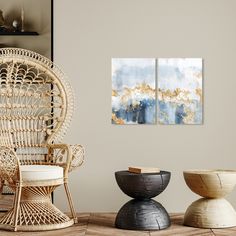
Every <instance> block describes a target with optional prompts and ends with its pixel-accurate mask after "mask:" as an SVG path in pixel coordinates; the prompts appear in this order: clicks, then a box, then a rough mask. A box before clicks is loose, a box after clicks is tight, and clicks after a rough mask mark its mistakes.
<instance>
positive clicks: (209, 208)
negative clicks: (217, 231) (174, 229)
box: [184, 198, 236, 228]
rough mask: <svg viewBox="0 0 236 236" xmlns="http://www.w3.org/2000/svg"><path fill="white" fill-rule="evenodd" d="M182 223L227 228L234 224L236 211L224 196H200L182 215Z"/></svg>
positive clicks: (201, 226) (192, 225) (235, 223)
mask: <svg viewBox="0 0 236 236" xmlns="http://www.w3.org/2000/svg"><path fill="white" fill-rule="evenodd" d="M184 225H186V226H191V227H197V228H228V227H234V226H236V212H235V210H234V208H233V207H232V206H231V204H230V203H229V202H228V201H227V200H225V199H224V198H218V199H207V198H200V199H199V200H197V201H195V202H193V203H192V204H191V205H190V206H189V207H188V209H187V211H186V213H185V215H184Z"/></svg>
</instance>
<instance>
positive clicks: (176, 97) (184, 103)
mask: <svg viewBox="0 0 236 236" xmlns="http://www.w3.org/2000/svg"><path fill="white" fill-rule="evenodd" d="M202 70H203V60H202V58H160V59H158V78H157V84H158V91H157V96H158V112H157V114H158V122H159V123H160V124H202V122H203V114H202V113H203V98H202V80H203V79H202Z"/></svg>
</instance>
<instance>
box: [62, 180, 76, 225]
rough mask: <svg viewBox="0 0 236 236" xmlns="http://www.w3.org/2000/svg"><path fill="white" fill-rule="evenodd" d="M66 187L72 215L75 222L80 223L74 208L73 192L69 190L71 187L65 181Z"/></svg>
mask: <svg viewBox="0 0 236 236" xmlns="http://www.w3.org/2000/svg"><path fill="white" fill-rule="evenodd" d="M64 187H65V191H66V196H67V199H68V202H69V206H70V211H71V214H72V217H73V219H74V222H75V223H78V219H77V216H76V212H75V208H74V205H73V201H72V197H71V193H70V190H69V187H68V183H64Z"/></svg>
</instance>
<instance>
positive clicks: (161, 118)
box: [112, 58, 203, 124]
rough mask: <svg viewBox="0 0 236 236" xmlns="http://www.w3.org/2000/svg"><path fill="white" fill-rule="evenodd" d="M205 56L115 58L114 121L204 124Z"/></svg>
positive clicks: (121, 122)
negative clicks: (203, 75) (203, 76)
mask: <svg viewBox="0 0 236 236" xmlns="http://www.w3.org/2000/svg"><path fill="white" fill-rule="evenodd" d="M202 70H203V62H202V59H201V58H159V59H153V58H113V59H112V123H113V124H155V123H156V121H158V123H159V124H202V120H203V114H202V110H203V99H202Z"/></svg>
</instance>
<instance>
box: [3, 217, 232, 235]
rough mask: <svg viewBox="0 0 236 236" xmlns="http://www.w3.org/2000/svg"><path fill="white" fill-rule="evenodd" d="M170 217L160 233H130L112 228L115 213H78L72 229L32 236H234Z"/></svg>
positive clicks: (4, 232)
mask: <svg viewBox="0 0 236 236" xmlns="http://www.w3.org/2000/svg"><path fill="white" fill-rule="evenodd" d="M0 215H1V214H0ZM170 215H171V221H172V224H171V227H169V228H168V229H165V230H161V231H132V230H121V229H116V228H115V227H114V222H115V218H116V214H115V213H80V214H77V216H78V223H77V224H75V225H74V226H72V227H69V228H66V229H60V230H54V231H44V232H33V235H34V236H64V235H66V236H75V235H76V236H93V235H97V236H123V235H124V236H127V235H130V236H172V235H174V236H215V235H217V236H235V235H236V227H234V228H228V229H199V228H192V227H187V226H183V217H184V215H183V214H182V213H174V214H170ZM0 235H1V236H32V232H8V231H3V230H0Z"/></svg>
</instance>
